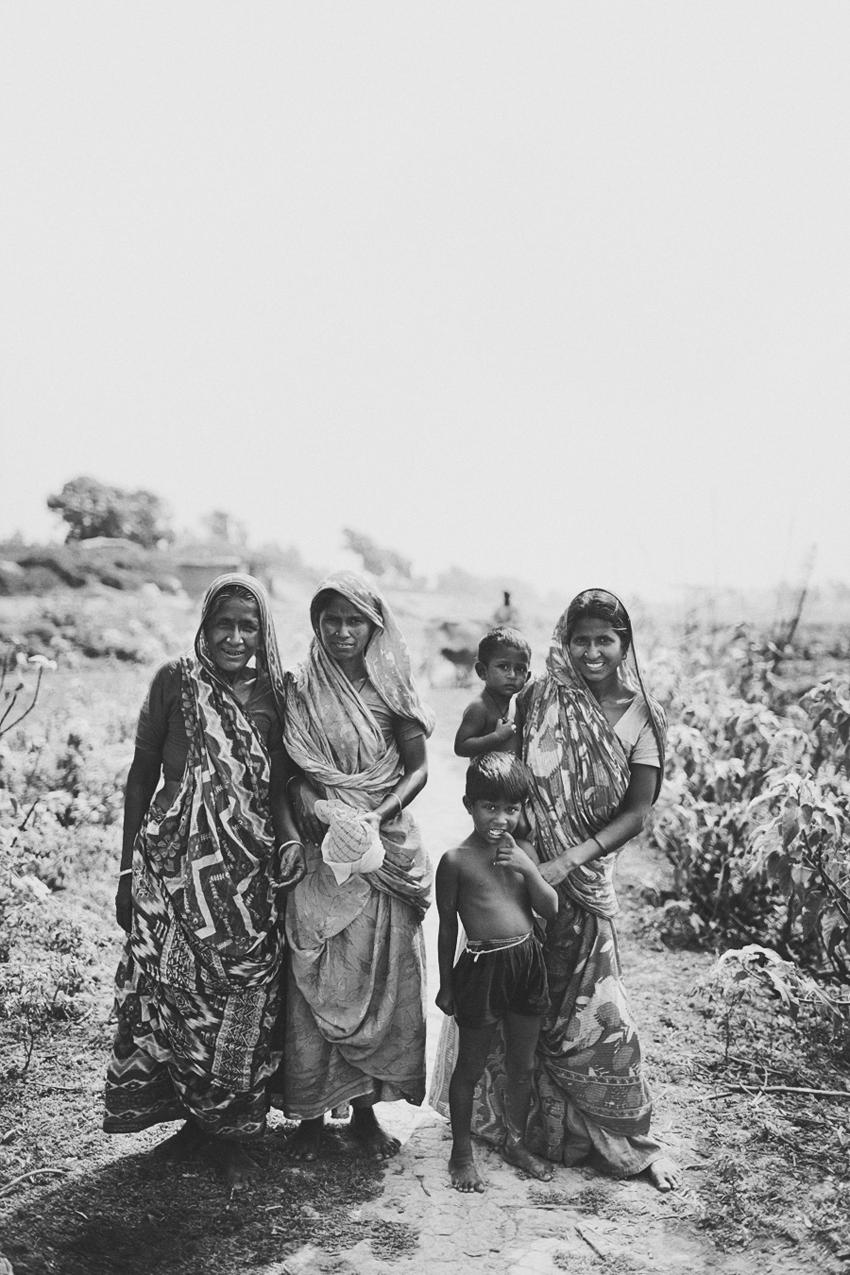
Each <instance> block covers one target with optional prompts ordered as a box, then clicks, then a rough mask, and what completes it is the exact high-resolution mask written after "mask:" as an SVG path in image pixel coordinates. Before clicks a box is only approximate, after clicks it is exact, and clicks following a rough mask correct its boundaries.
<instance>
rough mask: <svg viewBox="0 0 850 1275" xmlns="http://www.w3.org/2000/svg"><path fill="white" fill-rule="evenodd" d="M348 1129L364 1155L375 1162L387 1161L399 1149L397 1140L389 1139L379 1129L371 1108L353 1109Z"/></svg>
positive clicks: (386, 1134)
mask: <svg viewBox="0 0 850 1275" xmlns="http://www.w3.org/2000/svg"><path fill="white" fill-rule="evenodd" d="M348 1128H349V1132H350V1134H351V1136H352V1138H354V1139H355V1141H356V1142H358V1143H359V1144H360V1146H361V1148H362V1149H363V1150H364V1151H365V1153H366V1155H369V1156H372V1157H373V1158H374V1159H375V1160H388V1159H389V1158H390V1156H393V1155H395V1154H396V1152H397V1151H398V1150H399V1148H400V1147H401V1143H400V1142H399V1140H398V1138H393V1137H391V1136H390V1134H388V1133H387V1131H386V1130H385V1129H382V1128H381V1126H380V1125H379V1124H378V1121H377V1118H376V1116H375V1113H374V1111H373V1110H372V1108H371V1107H355V1108H354V1110H353V1111H352V1113H351V1124H350V1125H349V1126H348Z"/></svg>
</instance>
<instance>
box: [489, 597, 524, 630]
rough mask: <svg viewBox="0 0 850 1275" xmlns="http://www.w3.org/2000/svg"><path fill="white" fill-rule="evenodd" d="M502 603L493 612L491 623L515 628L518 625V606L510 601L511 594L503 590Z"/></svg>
mask: <svg viewBox="0 0 850 1275" xmlns="http://www.w3.org/2000/svg"><path fill="white" fill-rule="evenodd" d="M502 599H503V601H502V605H501V606H499V607H496V610H495V611H494V612H493V623H494V624H500V625H504V626H505V627H507V628H512V629H516V628H519V625H520V616H519V608H518V607H515V606H514V604H513V603H512V602H511V595H510V593H508V591H507V590H505V591H504V592H503V593H502Z"/></svg>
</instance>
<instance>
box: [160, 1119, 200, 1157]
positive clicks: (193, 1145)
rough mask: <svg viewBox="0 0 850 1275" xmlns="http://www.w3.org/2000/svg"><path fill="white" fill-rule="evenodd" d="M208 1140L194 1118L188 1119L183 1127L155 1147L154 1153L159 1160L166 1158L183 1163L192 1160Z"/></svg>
mask: <svg viewBox="0 0 850 1275" xmlns="http://www.w3.org/2000/svg"><path fill="white" fill-rule="evenodd" d="M206 1141H207V1135H206V1134H205V1133H204V1132H203V1130H202V1129H201V1128H199V1126H198V1125H196V1124H195V1122H194V1120H187V1121H186V1123H185V1124H184V1125H183V1127H182V1128H180V1129H178V1130H177V1132H176V1133H172V1135H171V1137H170V1138H166V1139H165V1141H164V1142H160V1143H159V1145H158V1146H156V1147H154V1149H153V1154H154V1156H155V1158H156V1159H157V1160H165V1161H166V1162H167V1163H169V1164H181V1163H182V1162H183V1161H184V1160H191V1158H192V1156H193V1155H195V1154H196V1153H197V1152H198V1151H200V1149H201V1147H202V1146H203V1145H204V1143H205V1142H206Z"/></svg>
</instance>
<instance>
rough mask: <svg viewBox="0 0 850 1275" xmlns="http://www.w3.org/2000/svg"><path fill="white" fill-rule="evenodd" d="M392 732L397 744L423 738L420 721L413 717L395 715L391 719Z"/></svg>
mask: <svg viewBox="0 0 850 1275" xmlns="http://www.w3.org/2000/svg"><path fill="white" fill-rule="evenodd" d="M393 733H394V735H395V737H396V741H397V742H398V743H399V744H401V743H407V741H408V740H411V739H417V738H422V739H424V738H425V731H424V730H423V729H422V723H421V722H417V720H416V718H415V717H396V718H395V719H394V721H393Z"/></svg>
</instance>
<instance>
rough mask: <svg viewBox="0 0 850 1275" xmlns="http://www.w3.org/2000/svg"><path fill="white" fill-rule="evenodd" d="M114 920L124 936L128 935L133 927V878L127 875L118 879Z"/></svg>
mask: <svg viewBox="0 0 850 1275" xmlns="http://www.w3.org/2000/svg"><path fill="white" fill-rule="evenodd" d="M115 920H116V921H117V922H118V924H119V925H120V926H121V929H122V930H123V931H124V933H125V934H129V933H130V930H131V928H132V925H133V878H132V876H130V875H129V873H128V875H127V876H126V877H119V878H118V889H117V890H116V891H115Z"/></svg>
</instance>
